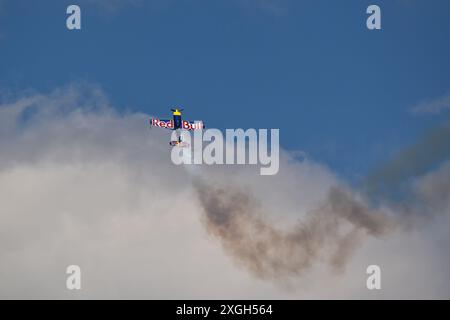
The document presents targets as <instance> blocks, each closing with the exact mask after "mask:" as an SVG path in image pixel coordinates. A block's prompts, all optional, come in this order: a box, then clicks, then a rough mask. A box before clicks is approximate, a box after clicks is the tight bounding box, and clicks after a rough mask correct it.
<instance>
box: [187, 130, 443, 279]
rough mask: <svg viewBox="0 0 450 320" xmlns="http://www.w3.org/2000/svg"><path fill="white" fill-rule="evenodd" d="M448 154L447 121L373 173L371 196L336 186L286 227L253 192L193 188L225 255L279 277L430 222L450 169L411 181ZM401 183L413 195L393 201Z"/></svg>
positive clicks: (337, 263)
mask: <svg viewBox="0 0 450 320" xmlns="http://www.w3.org/2000/svg"><path fill="white" fill-rule="evenodd" d="M448 155H450V122H447V123H446V124H445V125H444V126H442V127H439V128H437V129H434V130H433V131H431V132H429V133H428V134H426V135H425V136H424V137H423V138H422V139H420V140H419V141H418V142H417V143H416V144H415V145H413V146H412V147H410V148H407V149H406V150H404V151H401V152H399V154H398V155H397V156H395V157H394V158H393V159H392V160H391V161H389V162H388V163H386V164H385V165H383V166H381V167H380V168H379V169H378V170H376V171H375V172H374V173H373V174H371V175H369V177H368V178H367V180H366V183H365V186H364V188H363V189H364V190H365V191H366V194H365V196H366V197H367V198H365V199H364V200H363V199H360V198H358V197H357V195H356V193H355V192H351V191H350V190H348V189H346V188H344V187H333V188H331V189H330V191H329V193H328V196H327V197H326V198H325V199H324V200H323V202H322V204H321V205H320V206H319V207H318V208H317V209H315V210H312V211H311V212H309V213H307V215H306V217H305V218H304V219H303V220H302V221H300V222H299V223H297V224H296V225H294V226H293V227H292V228H291V229H289V230H282V229H280V228H277V227H276V226H274V224H273V223H271V221H269V220H268V218H267V215H265V214H264V212H263V210H261V207H260V206H259V205H258V203H257V202H256V201H255V199H253V198H252V195H251V193H250V192H249V191H243V190H239V189H237V188H236V186H234V185H226V184H224V185H222V186H220V187H216V186H215V185H211V184H208V183H207V182H206V181H204V180H201V179H197V180H196V182H195V183H194V186H195V188H196V191H197V194H198V197H199V201H200V204H201V206H202V208H203V211H204V217H203V218H204V224H205V226H206V228H207V230H208V231H209V232H210V233H211V234H212V235H214V236H216V237H217V238H218V239H220V241H221V244H222V246H223V247H224V249H225V250H226V252H228V253H229V254H230V255H231V256H232V257H233V258H234V259H235V261H237V262H238V263H240V264H242V265H244V266H245V267H246V268H247V269H248V270H250V271H251V272H252V273H253V274H255V275H256V276H258V277H260V278H266V279H267V278H268V279H282V278H289V277H292V276H299V275H302V274H304V272H305V271H307V270H308V269H309V268H310V267H311V266H312V265H313V264H314V263H316V262H325V263H328V264H329V265H330V266H331V267H333V268H335V269H337V270H343V268H344V267H345V265H346V263H347V261H348V260H349V258H350V257H351V255H352V254H353V252H354V250H355V249H356V248H357V247H358V246H359V245H360V244H361V242H362V241H363V240H364V238H365V237H367V236H371V237H381V236H384V235H386V234H388V233H389V232H391V231H392V230H395V229H396V228H397V227H399V226H400V227H407V226H409V224H414V223H415V224H417V222H420V223H418V225H420V224H422V223H423V219H420V218H419V219H414V218H416V217H427V219H428V217H429V216H432V213H436V212H441V211H444V210H446V208H448V206H449V204H450V164H446V165H443V166H441V168H440V169H439V170H437V171H436V172H434V173H431V174H428V175H427V176H422V177H419V178H420V181H418V180H416V181H411V178H412V177H418V176H420V175H423V173H425V172H426V170H427V169H428V170H429V168H430V166H432V165H433V164H435V163H437V162H438V161H442V160H443V158H445V157H447V156H448ZM418 182H420V183H418ZM404 184H406V185H407V188H408V189H409V191H410V192H409V193H408V198H407V199H406V201H405V200H404V199H403V201H401V202H393V201H392V199H390V197H389V196H390V195H392V194H393V193H396V192H398V189H399V188H400V187H401V186H402V185H404ZM385 192H387V193H385ZM380 195H381V197H380ZM375 198H377V200H378V201H377V203H380V204H383V205H384V207H383V208H385V209H384V211H383V210H381V209H377V208H376V207H374V206H373V205H370V204H369V203H370V202H369V201H366V200H373V199H375ZM380 200H381V201H380ZM387 204H389V209H386V205H387ZM388 212H389V213H388ZM392 213H394V214H392Z"/></svg>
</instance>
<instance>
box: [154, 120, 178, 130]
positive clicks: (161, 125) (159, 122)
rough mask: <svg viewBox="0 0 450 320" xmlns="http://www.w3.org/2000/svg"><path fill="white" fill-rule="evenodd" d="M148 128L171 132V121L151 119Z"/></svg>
mask: <svg viewBox="0 0 450 320" xmlns="http://www.w3.org/2000/svg"><path fill="white" fill-rule="evenodd" d="M150 126H152V127H159V128H165V129H170V130H173V120H167V119H158V118H151V119H150Z"/></svg>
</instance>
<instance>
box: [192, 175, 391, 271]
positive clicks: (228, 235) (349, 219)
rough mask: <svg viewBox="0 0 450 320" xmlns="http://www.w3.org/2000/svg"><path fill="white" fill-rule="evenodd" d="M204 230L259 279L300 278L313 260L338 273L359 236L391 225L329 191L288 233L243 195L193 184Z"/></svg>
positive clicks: (345, 195)
mask: <svg viewBox="0 0 450 320" xmlns="http://www.w3.org/2000/svg"><path fill="white" fill-rule="evenodd" d="M195 187H196V190H197V191H198V196H199V199H200V203H201V205H202V206H203V209H204V212H205V215H204V223H205V225H206V228H207V230H208V231H209V232H210V233H211V234H213V235H214V236H216V237H218V238H219V239H220V240H221V242H222V245H223V247H224V249H225V250H226V251H227V252H228V253H230V254H231V255H232V256H233V257H234V258H235V260H236V261H237V262H239V263H241V264H243V265H244V266H245V267H246V268H248V269H249V270H250V271H251V272H252V273H253V274H255V275H257V276H258V277H260V278H271V279H281V278H286V277H290V276H298V275H302V274H303V273H304V272H305V271H306V270H307V269H308V268H310V267H311V266H312V265H313V263H314V262H316V261H325V262H328V263H329V264H330V265H331V266H332V267H333V268H336V269H339V270H340V269H342V268H343V267H344V265H345V263H346V261H347V260H348V258H349V256H350V255H351V254H352V253H353V250H354V249H355V248H356V246H357V245H358V242H359V240H361V239H362V238H363V237H364V236H365V235H373V236H382V235H383V234H385V233H386V232H387V231H388V230H389V229H390V228H391V227H393V225H392V223H391V221H389V219H388V218H387V216H386V215H384V214H383V213H381V212H376V211H372V210H369V208H367V207H366V206H365V205H364V204H363V203H361V202H358V201H356V200H355V199H353V198H352V196H351V194H349V193H348V192H346V191H344V190H342V189H339V188H333V189H332V190H331V191H330V194H329V198H328V200H327V203H326V205H324V206H323V207H321V208H319V209H316V210H314V211H313V212H310V213H309V214H308V215H307V217H306V218H305V220H304V221H302V222H299V223H298V224H297V225H295V226H293V227H292V229H291V230H286V231H284V230H281V229H278V228H276V227H275V226H273V225H272V224H271V223H270V222H268V221H267V220H266V219H265V218H264V215H263V212H261V210H260V207H259V206H258V204H257V203H256V202H255V200H254V199H252V198H251V196H250V194H249V193H248V192H244V191H242V190H236V189H235V188H232V187H228V188H226V186H224V187H222V188H216V187H213V186H211V185H208V184H206V183H205V182H204V181H197V182H196V183H195Z"/></svg>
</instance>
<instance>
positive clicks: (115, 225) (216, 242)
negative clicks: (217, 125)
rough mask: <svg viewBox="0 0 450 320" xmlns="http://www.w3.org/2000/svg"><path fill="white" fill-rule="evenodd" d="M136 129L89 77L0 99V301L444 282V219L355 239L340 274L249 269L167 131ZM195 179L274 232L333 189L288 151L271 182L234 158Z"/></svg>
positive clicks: (433, 293) (402, 290) (356, 290)
mask: <svg viewBox="0 0 450 320" xmlns="http://www.w3.org/2000/svg"><path fill="white" fill-rule="evenodd" d="M147 124H148V116H147V115H144V114H138V113H126V114H120V113H118V112H117V111H116V110H115V109H114V108H113V107H112V106H111V105H110V103H109V102H108V100H107V98H106V97H105V95H104V94H103V93H102V91H101V90H100V89H98V88H95V87H94V88H91V87H89V86H84V87H83V86H77V85H73V86H68V87H66V88H62V89H58V90H55V91H54V92H52V93H50V94H35V95H30V96H27V97H21V98H18V99H16V100H15V101H12V102H9V103H4V104H3V105H1V106H0V125H1V128H0V150H1V151H0V261H1V263H0V298H171V299H173V298H212V299H214V298H237V299H239V298H255V299H260V298H377V297H386V298H417V297H424V298H429V297H441V298H442V297H447V298H448V297H449V288H448V287H447V286H442V285H440V283H442V282H443V279H447V280H448V279H449V277H448V275H447V274H446V273H447V270H448V266H449V261H448V260H449V259H448V253H447V246H443V244H444V243H448V240H449V239H450V237H449V233H448V230H447V229H448V228H446V226H448V222H449V221H448V217H447V216H444V217H441V218H440V219H437V218H436V221H435V222H431V223H430V224H429V225H427V226H426V227H425V229H418V230H417V231H416V232H413V233H402V232H400V233H395V234H393V235H392V236H386V237H384V238H381V239H376V238H372V237H368V238H366V241H365V242H363V243H361V247H360V248H359V250H357V251H356V252H355V256H354V258H353V259H351V260H350V261H349V263H348V265H347V268H346V269H345V270H343V271H341V272H340V273H336V271H335V270H333V269H332V268H330V267H329V266H328V265H327V263H325V262H324V261H321V260H317V261H314V264H313V266H312V268H310V269H309V270H308V271H307V272H306V273H304V274H303V275H302V276H300V277H288V278H286V279H283V280H281V281H277V280H273V279H267V280H262V279H259V278H257V277H255V276H254V275H252V274H251V273H249V272H248V269H247V268H246V267H245V266H243V265H242V264H241V263H239V260H236V259H235V258H234V257H232V255H231V256H230V255H229V253H227V252H225V251H223V249H222V245H221V242H220V239H218V238H217V237H215V236H214V235H213V234H210V233H208V232H207V231H206V229H205V228H204V224H203V223H202V221H203V219H204V216H203V212H202V206H201V204H200V202H199V200H198V194H197V193H196V190H195V188H193V185H192V179H193V176H192V174H190V173H189V170H185V169H184V168H182V167H177V166H174V165H173V164H172V163H171V161H170V150H169V149H168V137H169V136H168V133H167V132H163V131H162V130H151V131H150V130H149V128H148V126H147ZM445 170H447V169H445ZM445 172H446V171H445ZM200 175H201V176H202V177H203V178H206V179H207V180H208V181H217V183H218V185H225V186H231V187H233V186H235V187H236V189H240V190H246V191H247V192H248V193H249V194H251V195H252V197H254V198H255V199H256V201H257V202H259V203H260V207H261V212H263V213H264V214H265V215H266V219H267V221H270V222H271V223H273V224H274V225H278V226H279V227H280V228H282V229H283V228H289V227H291V226H292V225H293V224H295V223H297V222H298V220H299V219H300V220H301V219H303V218H304V217H305V215H306V213H307V212H308V211H310V210H311V209H314V208H316V207H317V206H318V204H320V203H321V202H322V201H323V200H324V199H325V198H326V197H327V192H328V189H329V187H330V186H333V185H342V183H341V182H339V181H338V179H337V178H336V177H335V176H334V175H333V173H332V172H330V171H329V170H328V169H326V168H325V167H323V166H321V165H319V164H316V163H314V162H311V161H308V160H306V161H304V162H297V161H294V160H292V158H290V157H289V155H288V154H287V153H283V156H282V159H281V169H280V173H279V174H278V175H276V176H273V177H262V176H259V174H258V168H256V167H255V168H253V167H251V168H245V167H241V166H231V167H224V166H222V167H207V168H202V171H201V173H200ZM424 179H425V180H424V181H425V182H424V183H423V185H422V187H420V186H421V184H420V183H419V186H418V190H419V191H420V192H421V193H422V194H424V196H426V197H428V198H433V197H432V196H431V195H430V194H433V191H432V190H434V189H435V188H436V184H434V181H435V179H433V176H431V175H430V176H427V177H426V178H424ZM436 183H437V184H442V183H444V182H442V181H438V182H436ZM444 226H445V227H444ZM430 235H433V237H431V236H430ZM437 244H439V245H437ZM373 263H375V264H380V266H381V267H382V272H383V279H384V280H383V282H382V286H383V290H382V291H381V292H372V291H371V292H369V291H368V290H367V289H366V288H365V279H366V278H365V277H366V275H365V270H366V267H367V265H368V264H373ZM70 264H77V265H80V267H81V268H82V290H81V291H79V292H69V291H68V290H66V289H65V279H66V274H65V269H66V267H67V266H68V265H70ZM436 279H440V281H438V280H436Z"/></svg>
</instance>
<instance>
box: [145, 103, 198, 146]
mask: <svg viewBox="0 0 450 320" xmlns="http://www.w3.org/2000/svg"><path fill="white" fill-rule="evenodd" d="M170 110H171V111H172V115H173V119H172V120H165V119H161V120H160V119H158V118H151V119H150V126H151V127H159V128H165V129H170V130H175V131H176V132H177V140H175V141H170V142H169V144H170V145H171V146H179V147H188V146H189V144H188V143H187V142H184V141H182V135H181V130H203V129H204V128H205V126H204V125H203V121H187V120H182V119H181V111H183V109H179V108H174V109H170Z"/></svg>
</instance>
